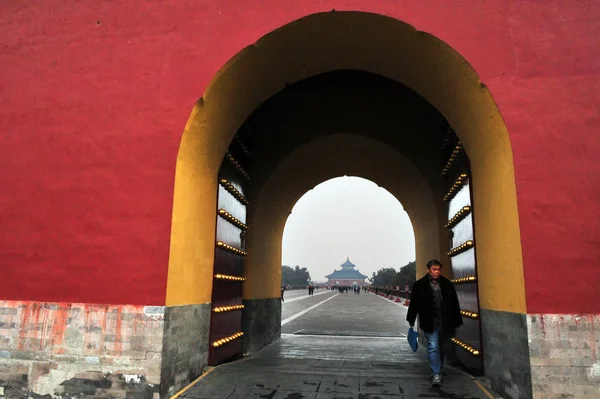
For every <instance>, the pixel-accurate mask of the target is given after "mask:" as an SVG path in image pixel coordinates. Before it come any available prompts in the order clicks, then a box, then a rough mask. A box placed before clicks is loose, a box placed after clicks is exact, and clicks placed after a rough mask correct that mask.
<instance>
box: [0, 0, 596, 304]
mask: <svg viewBox="0 0 600 399" xmlns="http://www.w3.org/2000/svg"><path fill="white" fill-rule="evenodd" d="M480 3H481V4H480ZM331 9H336V10H355V11H369V12H373V13H378V14H385V15H388V16H391V17H395V18H397V19H400V20H402V21H404V22H407V23H410V24H412V25H414V26H415V27H416V28H417V29H419V30H423V31H427V32H429V33H432V34H434V35H436V36H437V37H439V38H440V39H442V40H444V41H445V42H446V43H448V44H449V45H450V46H452V47H453V48H454V49H456V50H457V51H458V52H459V53H461V54H462V55H463V56H464V57H465V59H466V60H467V61H468V62H469V63H470V64H471V65H472V66H473V67H474V68H475V70H476V71H477V72H478V73H479V75H480V77H481V79H482V81H483V82H484V83H485V84H486V85H487V86H488V87H489V88H490V90H491V92H492V94H493V95H494V98H495V100H496V101H497V103H498V105H499V107H500V111H501V112H502V114H503V116H504V118H505V121H506V123H507V126H508V130H509V132H510V135H511V142H512V145H513V150H514V157H515V167H516V179H517V190H518V196H519V198H518V201H519V209H520V218H521V234H522V238H523V254H524V262H525V274H526V284H527V295H528V297H527V304H528V311H529V312H547V313H573V312H594V313H598V312H600V294H598V293H597V292H598V289H597V284H585V283H584V282H585V281H590V280H595V281H596V282H598V280H600V274H599V273H598V271H597V270H598V266H597V265H595V260H596V258H598V257H599V255H600V249H598V245H595V242H594V241H597V238H598V237H599V236H600V234H599V233H600V227H599V226H600V215H599V213H600V211H599V210H598V209H599V207H598V206H597V205H596V198H600V185H599V184H598V183H597V182H598V179H599V177H600V176H599V175H600V173H599V172H600V166H599V165H598V163H597V162H596V160H595V159H596V154H597V153H598V150H600V148H599V147H600V144H599V143H600V140H599V139H598V137H600V131H599V130H600V128H599V127H598V126H600V123H599V122H600V121H599V118H598V111H597V110H598V109H599V108H600V107H599V104H598V102H599V100H598V98H599V95H598V94H597V93H598V92H600V90H599V89H600V82H599V76H600V74H599V68H600V58H598V57H599V56H598V54H600V52H599V51H598V49H599V44H600V43H599V39H598V38H600V28H599V26H600V24H598V23H597V21H598V19H599V17H600V3H599V2H597V1H594V0H589V1H578V2H571V1H545V2H535V1H527V2H526V1H498V2H491V1H488V2H473V1H467V0H463V1H452V2H447V1H444V0H435V1H428V2H423V1H417V0H414V1H408V0H407V1H385V2H384V1H382V2H372V1H366V0H361V1H359V0H354V1H350V0H346V1H342V0H340V1H308V0H304V1H301V0H300V1H295V2H290V1H286V0H281V1H252V2H248V1H245V0H244V1H242V0H231V1H212V2H198V1H174V0H173V1H163V2H141V1H140V2H126V1H121V2H88V1H65V2H33V1H20V2H4V3H3V4H2V9H1V10H0V37H1V38H2V46H1V47H0V57H1V59H0V79H1V80H0V104H2V105H1V106H0V120H2V124H1V126H0V129H2V132H1V136H0V187H2V191H0V221H1V226H2V228H1V229H0V267H1V270H2V276H3V281H7V282H8V283H5V284H4V285H3V290H2V293H1V294H0V297H2V298H6V299H31V300H51V301H73V302H99V303H129V304H164V298H165V286H166V275H167V263H168V253H169V235H170V219H171V206H172V196H173V180H174V170H175V160H176V156H177V149H178V145H179V140H180V136H181V132H182V129H183V127H184V125H185V123H186V120H187V117H188V116H189V113H190V111H191V109H192V106H193V104H194V102H195V101H196V100H197V99H198V98H199V97H201V96H202V93H203V91H204V88H205V87H206V86H207V84H208V82H209V81H210V79H212V77H213V76H214V74H215V72H216V71H217V70H218V69H219V68H220V67H221V66H222V65H223V64H224V63H225V62H226V61H227V60H228V59H230V58H231V57H232V56H233V55H234V54H236V53H237V52H238V51H240V50H241V49H242V48H243V47H245V46H247V45H249V44H251V43H253V42H255V41H256V40H257V39H258V38H260V37H261V36H263V35H264V34H266V33H268V32H270V31H272V30H274V29H276V28H278V27H280V26H282V25H284V24H286V23H289V22H291V21H293V20H295V19H298V18H300V17H302V16H305V15H307V14H312V13H316V12H322V11H329V10H331ZM557 276H560V278H557ZM557 292H561V293H563V294H564V295H560V296H559V295H556V293H557Z"/></svg>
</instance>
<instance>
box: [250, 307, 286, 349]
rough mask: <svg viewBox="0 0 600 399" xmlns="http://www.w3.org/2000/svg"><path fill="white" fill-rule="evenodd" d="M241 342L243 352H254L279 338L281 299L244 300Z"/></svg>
mask: <svg viewBox="0 0 600 399" xmlns="http://www.w3.org/2000/svg"><path fill="white" fill-rule="evenodd" d="M244 305H245V307H244V310H243V313H242V329H243V331H244V332H245V334H244V336H243V340H242V346H243V351H244V352H250V353H252V352H256V351H257V350H259V349H261V348H264V347H265V346H267V345H268V344H270V343H271V342H273V341H275V340H277V339H279V338H280V337H281V299H280V298H269V299H252V300H244Z"/></svg>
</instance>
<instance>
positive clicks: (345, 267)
mask: <svg viewBox="0 0 600 399" xmlns="http://www.w3.org/2000/svg"><path fill="white" fill-rule="evenodd" d="M340 266H342V270H334V271H333V273H331V274H330V275H328V276H325V277H327V282H328V284H329V285H330V286H333V285H341V286H344V285H347V286H352V285H359V286H363V285H365V279H366V278H367V276H365V275H364V274H362V273H360V272H359V271H358V270H356V269H355V267H356V265H355V264H354V263H352V262H350V259H349V258H346V261H345V262H344V263H342V264H341V265H340Z"/></svg>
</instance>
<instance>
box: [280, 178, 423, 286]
mask: <svg viewBox="0 0 600 399" xmlns="http://www.w3.org/2000/svg"><path fill="white" fill-rule="evenodd" d="M282 257H283V262H282V263H283V264H284V265H288V266H296V265H299V266H301V267H306V268H307V269H308V271H309V272H310V276H311V277H312V279H313V280H315V281H326V278H325V275H327V274H330V273H332V272H333V271H334V269H335V270H339V269H341V268H340V265H341V264H342V263H344V262H345V261H346V257H350V261H351V262H352V263H354V264H355V265H356V268H357V269H358V270H359V271H360V272H361V273H362V274H365V275H367V276H369V277H370V276H371V275H372V274H373V272H377V270H379V269H381V268H382V267H393V268H395V269H398V268H400V267H402V266H404V265H406V264H407V263H409V262H412V261H414V260H415V237H414V233H413V229H412V225H411V223H410V219H409V218H408V215H407V214H406V212H404V209H403V207H402V204H400V202H398V200H397V199H396V198H395V197H394V196H393V195H392V194H390V193H389V192H388V191H387V190H385V189H383V188H381V187H378V186H377V185H376V184H375V183H373V182H371V181H369V180H365V179H361V178H358V177H339V178H335V179H331V180H328V181H326V182H324V183H322V184H320V185H318V186H316V187H315V188H314V189H312V190H310V191H308V192H307V193H306V194H304V196H302V198H300V200H298V202H297V203H296V205H295V206H294V209H293V210H292V214H291V215H290V216H289V218H288V220H287V223H286V225H285V230H284V232H283V254H282Z"/></svg>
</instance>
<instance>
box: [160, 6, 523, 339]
mask: <svg viewBox="0 0 600 399" xmlns="http://www.w3.org/2000/svg"><path fill="white" fill-rule="evenodd" d="M273 60H277V62H273ZM349 69H351V70H358V71H364V72H369V73H373V74H377V75H380V76H383V77H385V78H388V79H391V80H393V81H396V82H400V83H402V84H404V85H406V86H407V87H409V88H410V89H412V90H413V91H414V92H416V93H418V94H419V95H420V96H422V97H423V98H424V99H425V100H427V101H428V102H429V103H430V104H431V105H432V106H433V107H435V108H436V109H437V110H438V111H439V112H440V113H441V114H442V115H443V116H444V117H445V118H446V120H448V122H449V123H450V125H451V126H453V128H454V129H455V131H456V133H457V135H458V137H459V139H460V141H461V143H462V145H463V147H464V149H465V151H466V153H467V155H468V157H469V159H470V161H471V165H472V174H473V175H472V178H473V185H474V187H475V190H474V193H473V197H474V202H475V203H476V204H477V206H476V211H475V214H474V218H475V223H476V224H477V230H476V241H477V242H478V249H477V261H478V265H479V283H480V286H479V287H480V303H481V307H482V308H483V309H487V310H490V311H496V312H508V313H517V314H524V313H525V312H526V309H525V288H524V279H523V261H522V254H521V242H520V234H519V223H518V213H517V202H516V192H515V183H514V168H513V161H512V152H511V148H510V142H509V138H508V133H507V131H506V127H505V125H504V122H503V120H502V117H501V115H500V114H499V112H498V109H497V107H496V105H495V103H494V101H493V99H492V97H491V95H490V93H489V91H488V90H487V89H486V87H485V86H484V85H483V84H482V83H481V81H480V80H479V78H478V76H477V73H476V72H475V71H474V70H473V69H472V68H471V67H470V65H469V64H468V63H467V61H466V60H464V59H463V58H462V57H461V56H460V55H459V54H458V53H456V52H455V51H454V50H453V49H452V48H450V47H449V46H447V45H446V44H444V43H443V42H441V41H440V40H438V39H437V38H435V37H433V36H431V35H428V34H426V33H423V32H419V31H417V30H415V29H414V28H413V27H411V26H409V25H407V24H404V23H402V22H400V21H398V20H395V19H391V18H388V17H384V16H380V15H373V14H366V13H355V12H335V13H323V14H315V15H311V16H308V17H305V18H302V19H300V20H298V21H295V22H293V23H291V24H289V25H286V26H284V27H282V28H280V29H278V30H276V31H274V32H273V33H271V34H269V35H267V36H265V37H264V38H262V39H261V40H260V41H258V42H257V43H256V45H253V46H250V47H248V48H246V49H244V50H243V51H241V52H240V53H239V54H237V55H236V56H235V57H234V58H232V59H231V60H230V62H228V63H227V64H226V65H225V66H224V67H223V69H222V70H221V71H219V73H218V74H217V75H216V77H215V78H214V79H213V81H212V82H211V84H210V86H209V87H208V89H207V90H206V92H205V95H204V97H203V99H201V100H200V101H199V102H198V103H197V105H196V107H195V108H194V110H193V112H192V114H191V116H190V118H189V120H188V123H187V125H186V129H185V132H184V135H183V138H182V142H181V147H180V151H179V155H178V160H177V172H176V178H175V195H174V206H173V224H172V233H171V250H170V259H169V275H168V284H167V305H178V304H188V303H207V302H210V294H211V289H212V287H211V283H210V282H211V279H212V265H213V259H214V245H215V236H214V226H215V219H216V215H215V209H216V188H217V174H218V170H219V167H220V165H221V161H222V159H223V157H224V154H225V151H226V150H227V147H228V146H229V143H230V142H231V140H232V138H233V137H234V135H235V134H236V132H237V131H238V129H239V127H240V126H241V125H242V123H243V122H244V121H245V120H246V119H247V118H248V116H249V115H250V114H251V113H252V112H253V111H254V110H255V109H256V108H257V107H258V106H259V105H260V104H262V103H263V102H264V101H266V100H267V99H268V98H270V97H272V96H273V95H274V94H276V93H277V92H279V91H281V90H282V89H283V88H284V87H285V86H286V85H288V84H291V83H294V82H298V81H300V80H302V79H305V78H309V77H312V76H315V75H319V74H322V73H325V72H330V71H337V70H349ZM240 93H243V95H240ZM359 175H360V173H359ZM374 181H376V179H375V180H374ZM402 202H403V204H404V203H406V204H407V205H408V204H409V203H410V202H411V201H410V200H408V199H407V200H402ZM286 217H287V215H285V214H284V212H282V213H280V214H278V218H277V219H272V221H271V223H272V224H266V223H265V222H264V221H263V220H261V221H260V222H259V223H257V224H256V225H255V226H254V228H256V230H257V232H256V233H259V231H260V229H261V228H263V229H274V230H272V231H270V232H269V233H268V234H271V235H272V238H273V237H275V235H273V234H275V233H274V232H276V231H278V230H277V229H278V228H279V226H280V227H281V229H282V228H283V225H284V222H285V218H286ZM282 220H283V223H282V222H281V221H282ZM413 225H415V232H416V233H418V231H421V230H423V229H422V227H417V225H416V224H413ZM438 228H439V226H438ZM256 233H255V234H256ZM280 237H281V236H280V235H279V238H280ZM436 241H439V238H438V239H437V240H436ZM249 245H250V246H252V245H253V244H252V239H250V240H249ZM249 253H250V254H251V255H250V257H249V260H250V262H253V261H252V259H253V257H256V256H259V257H260V256H264V257H265V258H269V259H270V262H272V260H273V259H275V258H277V256H278V255H277V253H276V251H271V252H268V253H261V252H260V250H258V248H256V254H254V249H253V248H252V247H251V248H250V250H249ZM496 265H502V268H498V267H496ZM252 273H254V272H251V273H250V274H249V275H248V281H247V288H246V289H245V299H249V300H252V299H261V298H274V297H276V296H277V295H278V293H277V292H276V291H278V285H279V284H278V282H276V281H275V280H274V279H272V280H273V281H271V280H269V283H268V284H263V285H262V288H261V289H257V288H256V285H255V284H254V283H253V279H254V278H255V277H254V276H253V275H252ZM256 273H260V270H257V271H256ZM525 333H526V331H525Z"/></svg>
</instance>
